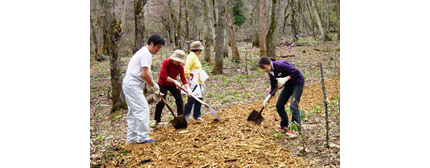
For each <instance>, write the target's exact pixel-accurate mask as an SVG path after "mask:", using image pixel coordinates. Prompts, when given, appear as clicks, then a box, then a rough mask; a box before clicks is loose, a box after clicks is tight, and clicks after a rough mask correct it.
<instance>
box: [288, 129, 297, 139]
mask: <svg viewBox="0 0 430 168" xmlns="http://www.w3.org/2000/svg"><path fill="white" fill-rule="evenodd" d="M285 135H287V136H288V137H290V138H295V137H297V136H298V135H299V132H296V131H293V130H290V131H288V132H286V133H285Z"/></svg>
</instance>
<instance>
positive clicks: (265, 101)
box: [263, 95, 271, 107]
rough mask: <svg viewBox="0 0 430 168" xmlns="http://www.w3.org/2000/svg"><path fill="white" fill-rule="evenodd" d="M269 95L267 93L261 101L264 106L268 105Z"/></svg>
mask: <svg viewBox="0 0 430 168" xmlns="http://www.w3.org/2000/svg"><path fill="white" fill-rule="evenodd" d="M270 97H271V95H268V96H267V97H266V98H265V99H264V101H263V107H266V106H267V105H269V99H270Z"/></svg>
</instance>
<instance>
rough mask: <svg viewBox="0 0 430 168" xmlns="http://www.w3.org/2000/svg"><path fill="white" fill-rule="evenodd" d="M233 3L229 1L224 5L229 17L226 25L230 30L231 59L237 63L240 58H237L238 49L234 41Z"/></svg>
mask: <svg viewBox="0 0 430 168" xmlns="http://www.w3.org/2000/svg"><path fill="white" fill-rule="evenodd" d="M234 5H235V4H234V3H233V2H232V1H230V2H229V3H228V5H227V7H226V9H227V10H228V13H229V15H230V16H229V19H228V27H229V30H230V31H229V32H230V47H231V54H232V61H233V62H236V63H239V62H240V58H239V50H238V49H237V43H236V34H235V27H236V26H235V25H234V23H233V19H234V13H233V7H234Z"/></svg>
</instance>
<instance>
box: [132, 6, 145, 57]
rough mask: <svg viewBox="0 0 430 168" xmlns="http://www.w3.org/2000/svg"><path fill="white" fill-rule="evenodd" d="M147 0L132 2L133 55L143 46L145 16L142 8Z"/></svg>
mask: <svg viewBox="0 0 430 168" xmlns="http://www.w3.org/2000/svg"><path fill="white" fill-rule="evenodd" d="M146 2H147V0H134V32H135V36H134V48H133V53H135V52H136V51H137V50H139V49H140V48H141V47H142V46H144V45H145V39H144V38H145V22H144V21H145V16H144V12H143V8H144V7H145V4H146Z"/></svg>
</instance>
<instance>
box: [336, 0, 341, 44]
mask: <svg viewBox="0 0 430 168" xmlns="http://www.w3.org/2000/svg"><path fill="white" fill-rule="evenodd" d="M336 20H337V40H338V41H340V0H337V1H336Z"/></svg>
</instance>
